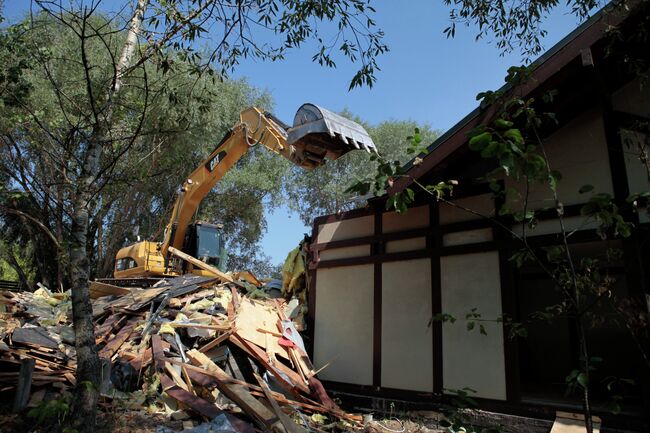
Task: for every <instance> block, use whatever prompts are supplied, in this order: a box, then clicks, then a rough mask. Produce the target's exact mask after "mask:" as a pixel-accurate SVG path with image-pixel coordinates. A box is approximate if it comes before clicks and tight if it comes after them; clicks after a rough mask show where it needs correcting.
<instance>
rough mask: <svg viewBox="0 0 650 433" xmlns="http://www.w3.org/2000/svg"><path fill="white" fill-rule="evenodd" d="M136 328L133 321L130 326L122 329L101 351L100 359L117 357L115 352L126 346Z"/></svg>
mask: <svg viewBox="0 0 650 433" xmlns="http://www.w3.org/2000/svg"><path fill="white" fill-rule="evenodd" d="M134 327H135V322H133V321H131V323H130V324H127V325H126V326H125V327H124V328H122V329H120V332H118V333H117V335H116V336H115V337H114V338H113V339H112V340H110V341H109V342H108V343H107V344H106V346H104V348H103V349H102V350H100V351H99V357H100V358H108V359H110V358H112V357H113V355H115V352H117V350H118V349H119V348H120V346H122V344H124V342H125V341H126V340H128V339H129V337H130V336H131V333H132V332H133V328H134Z"/></svg>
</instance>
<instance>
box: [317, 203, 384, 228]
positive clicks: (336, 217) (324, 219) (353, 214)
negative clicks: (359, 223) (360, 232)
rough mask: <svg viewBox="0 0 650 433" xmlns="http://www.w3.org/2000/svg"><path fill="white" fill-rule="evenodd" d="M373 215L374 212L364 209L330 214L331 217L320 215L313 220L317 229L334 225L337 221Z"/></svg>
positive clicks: (370, 209) (368, 208)
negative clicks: (325, 225)
mask: <svg viewBox="0 0 650 433" xmlns="http://www.w3.org/2000/svg"><path fill="white" fill-rule="evenodd" d="M372 214H374V210H373V209H372V208H370V207H365V208H361V209H352V210H349V211H346V212H341V213H336V214H331V215H322V216H318V217H316V218H314V224H313V225H314V226H315V227H318V226H319V225H321V224H327V223H335V222H338V221H343V220H349V219H353V218H361V217H364V216H370V215H372Z"/></svg>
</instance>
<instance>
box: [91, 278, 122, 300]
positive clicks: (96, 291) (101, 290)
mask: <svg viewBox="0 0 650 433" xmlns="http://www.w3.org/2000/svg"><path fill="white" fill-rule="evenodd" d="M88 290H89V293H90V299H97V298H101V297H102V296H110V295H116V296H122V295H128V294H129V293H131V289H127V288H126V287H119V286H114V285H112V284H108V283H101V282H99V281H91V282H90V288H89V289H88Z"/></svg>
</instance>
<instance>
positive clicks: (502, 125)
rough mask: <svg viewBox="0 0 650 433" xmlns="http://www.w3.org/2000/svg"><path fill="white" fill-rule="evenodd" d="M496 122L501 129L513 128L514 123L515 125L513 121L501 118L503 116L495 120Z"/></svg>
mask: <svg viewBox="0 0 650 433" xmlns="http://www.w3.org/2000/svg"><path fill="white" fill-rule="evenodd" d="M494 124H495V125H496V127H497V128H500V129H507V128H512V125H513V123H512V122H511V121H509V120H505V119H501V118H499V119H497V120H495V121H494Z"/></svg>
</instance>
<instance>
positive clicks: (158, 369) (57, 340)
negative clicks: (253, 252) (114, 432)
mask: <svg viewBox="0 0 650 433" xmlns="http://www.w3.org/2000/svg"><path fill="white" fill-rule="evenodd" d="M241 288H242V286H241V285H239V284H238V283H237V282H229V283H225V284H220V283H219V281H218V280H217V279H215V278H210V277H202V276H196V275H191V276H183V277H177V278H173V279H169V280H162V281H160V282H159V283H157V284H156V285H154V286H152V287H150V288H144V289H140V288H124V287H117V286H113V285H110V284H104V283H97V282H94V283H93V284H92V286H91V298H93V317H94V320H95V336H96V343H97V349H98V352H99V356H100V358H101V360H102V377H103V382H102V384H101V389H100V391H101V394H102V396H103V397H104V402H105V403H106V402H111V401H112V402H114V403H115V402H117V401H120V402H122V403H121V404H122V405H126V406H129V407H131V408H133V406H137V407H138V408H139V409H142V410H145V409H146V410H149V411H151V412H159V413H160V412H164V413H166V414H167V415H168V416H170V417H171V418H173V419H175V420H191V419H194V420H196V419H198V418H202V419H203V420H205V421H208V422H209V423H211V424H214V425H220V426H222V427H220V428H221V430H223V431H233V432H254V431H256V430H255V428H254V426H255V427H257V428H258V429H261V430H262V431H274V432H291V433H293V432H306V431H310V430H313V429H317V430H323V429H331V428H334V427H340V428H344V429H346V430H355V429H356V428H358V427H360V426H361V417H360V416H356V415H352V414H348V413H346V412H344V411H342V410H341V409H340V408H339V407H338V406H337V405H336V404H335V403H334V401H332V400H331V399H330V398H329V396H328V395H327V393H326V392H325V390H324V388H323V386H322V385H321V383H320V381H319V380H318V379H317V378H316V373H317V371H315V369H314V366H313V365H312V363H311V361H310V359H309V357H308V356H307V354H306V350H305V346H304V343H303V340H302V338H301V336H300V334H299V333H298V331H297V329H296V326H295V324H294V322H293V321H292V320H290V319H288V317H290V312H289V311H288V305H287V304H286V303H285V302H284V301H281V300H278V299H261V300H260V299H251V298H250V297H247V296H243V295H242V294H241V293H240V291H238V289H241ZM73 340H74V333H73V332H72V329H71V328H70V301H69V299H68V296H67V295H66V294H52V293H50V292H49V291H47V290H46V289H44V288H41V289H39V290H38V291H36V292H34V293H12V292H0V365H2V366H3V368H2V372H3V373H0V389H4V390H8V389H11V388H15V387H16V384H17V382H18V377H19V375H20V374H22V372H19V371H18V370H19V367H20V364H21V363H22V362H24V360H25V359H33V360H34V361H35V364H34V371H33V375H32V377H31V385H32V386H33V387H34V388H36V389H38V387H40V386H43V385H48V386H53V387H55V388H59V389H65V388H68V387H72V386H74V385H75V381H74V371H75V367H76V361H75V354H74V346H73ZM6 364H10V365H9V366H6ZM12 370H13V371H12ZM32 391H34V389H32ZM35 395H36V393H35V394H33V395H32V400H33V398H34V396H35ZM224 426H225V427H224ZM221 430H217V431H221Z"/></svg>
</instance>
